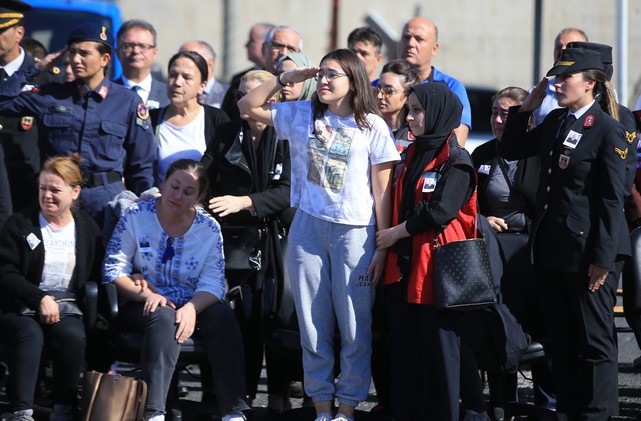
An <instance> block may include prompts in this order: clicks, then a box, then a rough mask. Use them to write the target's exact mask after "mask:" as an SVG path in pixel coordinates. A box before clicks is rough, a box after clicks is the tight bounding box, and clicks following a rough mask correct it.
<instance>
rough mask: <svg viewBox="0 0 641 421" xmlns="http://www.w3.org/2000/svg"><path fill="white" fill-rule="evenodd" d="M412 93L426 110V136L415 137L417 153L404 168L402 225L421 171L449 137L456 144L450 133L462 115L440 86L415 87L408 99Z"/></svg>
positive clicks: (454, 99)
mask: <svg viewBox="0 0 641 421" xmlns="http://www.w3.org/2000/svg"><path fill="white" fill-rule="evenodd" d="M412 93H414V94H415V95H416V97H417V98H418V100H419V102H420V103H421V105H422V106H423V109H424V110H425V121H424V123H423V127H425V132H424V133H423V134H422V135H420V136H416V135H415V138H416V140H415V141H414V144H415V146H414V147H415V148H416V152H415V154H414V158H413V159H412V161H411V162H409V163H408V164H407V165H408V168H407V173H406V174H405V180H404V182H403V196H402V199H401V207H400V213H399V215H400V216H401V221H404V220H406V219H407V217H408V215H409V214H410V213H411V212H413V211H414V207H415V205H414V195H415V191H414V190H415V189H416V183H417V182H418V179H419V177H420V176H421V174H422V173H423V169H424V168H425V167H426V166H427V164H429V163H430V162H431V161H432V160H433V159H434V158H435V157H436V155H437V154H438V153H439V152H440V151H441V150H442V149H443V147H444V145H445V144H446V142H447V139H448V138H449V137H450V135H452V136H453V138H454V141H456V136H455V135H454V134H453V133H452V131H453V130H454V129H456V128H457V127H458V126H460V125H461V113H462V112H463V104H461V101H460V100H459V99H458V97H457V96H456V94H455V93H454V92H452V91H451V90H450V88H449V87H448V86H447V85H446V84H444V83H442V82H430V83H422V84H420V85H416V86H414V87H412V88H411V89H410V95H411V94H412Z"/></svg>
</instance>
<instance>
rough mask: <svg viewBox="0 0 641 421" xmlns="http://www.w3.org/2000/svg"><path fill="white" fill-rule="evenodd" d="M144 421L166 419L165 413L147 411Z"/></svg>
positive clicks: (163, 420)
mask: <svg viewBox="0 0 641 421" xmlns="http://www.w3.org/2000/svg"><path fill="white" fill-rule="evenodd" d="M143 419H144V421H165V414H163V413H162V412H160V411H153V412H145V415H144V417H143Z"/></svg>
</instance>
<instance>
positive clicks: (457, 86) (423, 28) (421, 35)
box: [399, 17, 472, 146]
mask: <svg viewBox="0 0 641 421" xmlns="http://www.w3.org/2000/svg"><path fill="white" fill-rule="evenodd" d="M438 48H439V45H438V28H437V27H436V25H435V24H434V23H433V22H431V21H430V20H429V19H426V18H422V17H415V18H412V19H410V20H409V21H408V22H407V23H406V24H405V26H404V27H403V35H402V37H401V41H400V43H399V58H401V59H403V60H405V61H407V62H408V63H409V64H411V65H412V66H413V67H414V69H415V70H416V73H417V74H418V75H419V78H420V79H421V80H422V81H423V82H424V83H425V82H443V83H445V84H447V86H449V88H450V89H451V90H452V92H454V93H455V94H456V95H457V96H458V98H459V99H460V100H461V103H462V104H463V113H462V114H461V125H460V126H459V127H458V128H457V129H455V130H454V132H455V133H456V137H457V139H458V141H459V144H460V145H461V146H465V141H466V140H467V135H468V133H469V132H470V129H471V128H472V109H471V107H470V101H469V99H468V98H467V91H466V90H465V86H464V85H463V84H462V83H461V82H460V81H458V80H457V79H455V78H453V77H451V76H449V75H447V74H445V73H442V72H441V71H439V70H438V69H437V68H435V67H433V66H432V58H433V57H434V56H436V53H437V52H438Z"/></svg>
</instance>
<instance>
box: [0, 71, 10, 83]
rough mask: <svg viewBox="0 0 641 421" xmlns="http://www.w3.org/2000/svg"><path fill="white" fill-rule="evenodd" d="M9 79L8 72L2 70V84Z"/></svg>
mask: <svg viewBox="0 0 641 421" xmlns="http://www.w3.org/2000/svg"><path fill="white" fill-rule="evenodd" d="M8 77H9V75H7V71H6V70H4V68H3V69H0V83H2V82H4V81H5V80H7V78H8Z"/></svg>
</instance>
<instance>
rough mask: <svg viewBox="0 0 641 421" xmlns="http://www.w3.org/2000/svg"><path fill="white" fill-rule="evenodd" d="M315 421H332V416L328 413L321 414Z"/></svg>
mask: <svg viewBox="0 0 641 421" xmlns="http://www.w3.org/2000/svg"><path fill="white" fill-rule="evenodd" d="M314 421H332V416H331V415H329V414H328V413H327V412H321V413H320V414H319V415H318V417H316V420H314Z"/></svg>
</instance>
